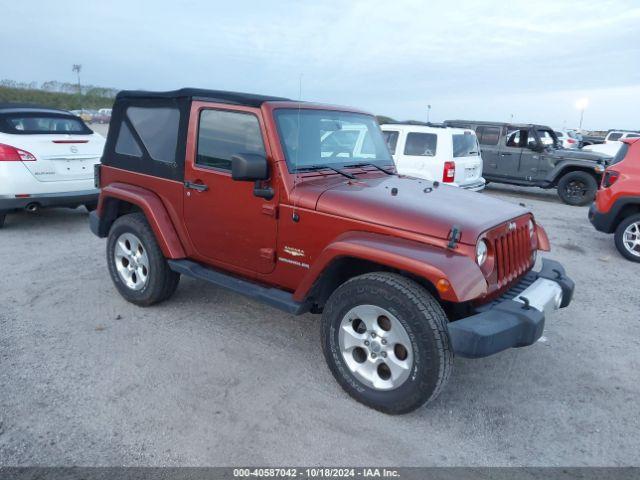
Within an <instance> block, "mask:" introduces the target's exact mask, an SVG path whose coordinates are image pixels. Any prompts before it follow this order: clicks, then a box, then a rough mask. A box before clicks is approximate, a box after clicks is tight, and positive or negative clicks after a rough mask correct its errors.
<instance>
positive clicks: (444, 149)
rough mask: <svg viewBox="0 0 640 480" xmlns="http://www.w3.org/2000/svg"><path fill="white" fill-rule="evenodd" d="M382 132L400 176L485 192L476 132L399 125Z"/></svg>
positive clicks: (385, 127) (388, 126)
mask: <svg viewBox="0 0 640 480" xmlns="http://www.w3.org/2000/svg"><path fill="white" fill-rule="evenodd" d="M380 128H382V133H383V135H384V137H385V140H386V142H387V145H388V146H389V150H390V151H391V154H392V155H393V160H394V161H395V163H396V168H397V169H398V173H400V174H402V175H409V176H411V177H415V178H423V179H426V180H437V181H439V182H443V183H448V184H450V185H454V186H457V187H462V188H466V189H468V190H474V191H479V190H482V189H483V188H484V185H485V181H484V178H482V157H481V156H480V146H479V145H478V139H477V138H476V134H475V132H474V131H473V130H469V129H466V130H465V129H461V128H451V127H445V126H442V127H438V126H426V125H413V124H399V123H394V124H385V125H381V127H380Z"/></svg>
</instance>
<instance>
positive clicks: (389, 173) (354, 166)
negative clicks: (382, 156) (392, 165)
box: [345, 162, 395, 175]
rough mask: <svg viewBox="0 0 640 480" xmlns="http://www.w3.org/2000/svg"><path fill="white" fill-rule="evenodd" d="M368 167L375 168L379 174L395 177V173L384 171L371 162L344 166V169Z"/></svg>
mask: <svg viewBox="0 0 640 480" xmlns="http://www.w3.org/2000/svg"><path fill="white" fill-rule="evenodd" d="M367 165H370V166H372V167H374V168H377V169H378V170H380V171H381V172H384V173H386V174H387V175H395V173H393V172H390V171H389V170H385V169H384V168H382V167H381V166H380V165H376V164H375V163H371V162H361V163H354V164H353V165H345V167H346V168H357V167H364V166H367Z"/></svg>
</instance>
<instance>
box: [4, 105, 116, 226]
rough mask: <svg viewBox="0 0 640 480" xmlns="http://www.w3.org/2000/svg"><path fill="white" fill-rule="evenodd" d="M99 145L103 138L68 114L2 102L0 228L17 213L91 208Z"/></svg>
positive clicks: (102, 144)
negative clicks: (61, 208) (7, 216)
mask: <svg viewBox="0 0 640 480" xmlns="http://www.w3.org/2000/svg"><path fill="white" fill-rule="evenodd" d="M103 147H104V138H103V137H102V136H100V135H99V134H97V133H94V132H93V131H91V130H90V129H89V128H88V127H87V126H86V125H85V124H84V123H83V122H82V120H80V118H78V117H76V116H73V115H71V114H70V113H68V112H65V111H63V110H55V109H52V108H48V107H39V106H36V105H30V104H11V103H5V104H0V227H2V226H3V224H4V221H5V217H6V215H7V214H8V213H9V212H12V211H15V210H28V211H30V212H35V211H37V210H39V209H40V208H44V207H72V208H75V207H78V206H80V205H84V206H86V208H87V209H88V210H93V209H95V207H96V206H97V202H98V190H97V189H96V187H95V186H94V183H93V168H94V165H95V164H97V163H99V162H100V156H101V155H102V150H103Z"/></svg>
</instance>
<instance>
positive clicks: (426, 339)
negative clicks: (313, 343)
mask: <svg viewBox="0 0 640 480" xmlns="http://www.w3.org/2000/svg"><path fill="white" fill-rule="evenodd" d="M364 313H366V315H364ZM372 313H373V317H372V316H371V314H372ZM375 315H380V316H377V317H376V316H375ZM389 315H391V316H390V317H389ZM360 317H363V318H362V319H360ZM387 317H388V318H387ZM383 319H384V320H385V323H387V325H384V324H383V323H381V320H383ZM447 322H448V320H447V317H446V315H445V313H444V311H443V310H442V308H441V307H440V304H439V303H438V302H437V301H436V299H435V298H433V296H431V294H430V293H429V292H427V291H426V290H425V289H424V288H423V287H421V286H420V285H418V284H417V283H415V282H413V281H412V280H409V279H407V278H405V277H403V276H401V275H398V274H395V273H387V272H377V273H368V274H365V275H361V276H358V277H355V278H352V279H351V280H348V281H347V282H345V283H344V284H343V285H341V286H340V287H338V288H337V289H336V290H335V291H334V292H333V294H332V295H331V297H330V298H329V300H328V301H327V304H326V305H325V307H324V312H323V315H322V323H321V325H322V326H321V341H322V348H323V352H324V356H325V359H326V361H327V364H328V365H329V368H330V370H331V373H332V374H333V376H334V377H335V379H336V380H337V381H338V383H339V384H340V385H341V386H342V388H343V389H344V390H345V391H346V392H347V393H348V394H349V395H350V396H351V397H353V398H354V399H355V400H357V401H358V402H361V403H363V404H365V405H367V406H369V407H371V408H374V409H376V410H379V411H381V412H384V413H388V414H403V413H408V412H411V411H413V410H415V409H417V408H418V407H420V406H421V405H423V404H425V403H427V402H429V401H431V400H433V399H434V398H436V397H437V396H438V394H439V393H440V391H441V390H442V388H443V387H444V385H445V384H446V382H447V380H448V378H449V376H450V374H451V371H452V369H453V351H452V349H451V343H450V340H449V334H448V330H447ZM362 324H364V325H365V327H366V331H364V333H363V331H362ZM385 326H387V327H389V326H390V328H389V329H386V330H387V331H385V328H383V327H385ZM345 327H346V329H345ZM398 327H400V328H398ZM345 332H350V333H345ZM353 332H355V333H353ZM372 332H373V333H374V334H376V335H375V337H374V336H372ZM376 332H377V333H376ZM403 332H404V334H405V335H406V336H405V337H404V339H405V340H400V341H397V342H396V341H394V340H393V336H395V338H396V339H398V338H402V335H403ZM356 337H358V338H356ZM385 338H389V341H388V342H385V340H384V339H385ZM403 341H406V342H407V345H406V346H403V348H404V354H403V352H402V350H401V349H399V350H398V348H399V347H398V345H402V342H403ZM341 342H342V343H341ZM349 342H352V343H349ZM376 342H377V346H376ZM381 342H384V343H385V344H384V345H382V344H381ZM392 343H393V345H392ZM347 344H349V345H350V346H353V345H355V344H357V345H358V346H356V347H355V348H351V349H349V348H348V347H346V345H347ZM358 349H360V350H361V351H358ZM379 349H381V350H382V351H380V350H379ZM385 349H386V350H385ZM376 351H378V353H377V354H375V352H376ZM343 352H344V353H343ZM349 352H350V353H349ZM363 352H364V353H363ZM382 352H384V353H382ZM356 353H358V354H359V355H356ZM374 354H375V355H374ZM383 355H384V358H383ZM374 357H375V358H374ZM403 357H404V358H403ZM363 358H365V359H364V360H363ZM394 359H395V360H397V361H398V362H395V361H394ZM383 363H384V364H385V365H387V367H386V371H385V370H381V369H382V367H381V366H380V365H381V364H383ZM399 363H403V364H404V365H405V367H406V368H404V369H400V368H399V367H398V368H396V372H395V373H391V372H390V369H389V367H388V365H393V364H395V365H399ZM357 364H360V365H362V366H363V367H364V368H362V369H360V370H359V371H358V372H355V371H354V366H355V367H356V369H357V368H358V366H357ZM350 365H351V366H350ZM372 365H373V366H374V367H371V368H369V369H367V367H370V366H372ZM361 372H363V373H361ZM367 372H368V373H370V374H371V375H370V376H369V378H370V379H373V382H377V383H378V385H373V384H372V383H371V382H369V381H367V380H363V377H364V376H366V375H367V374H368V373H367ZM397 372H402V373H401V374H400V375H398V374H397ZM383 373H384V374H385V375H382V374H383ZM390 373H391V376H388V375H389V374H390ZM376 375H377V377H376ZM403 375H404V380H403ZM385 377H387V378H385Z"/></svg>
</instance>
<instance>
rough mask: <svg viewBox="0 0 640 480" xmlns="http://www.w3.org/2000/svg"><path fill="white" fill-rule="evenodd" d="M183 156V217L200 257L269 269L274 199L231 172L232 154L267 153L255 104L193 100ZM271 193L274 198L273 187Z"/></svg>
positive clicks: (273, 243)
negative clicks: (258, 193) (260, 194)
mask: <svg viewBox="0 0 640 480" xmlns="http://www.w3.org/2000/svg"><path fill="white" fill-rule="evenodd" d="M188 135H189V142H188V143H189V148H188V149H187V155H188V157H187V161H186V162H185V175H184V178H185V185H184V195H185V197H184V221H185V226H186V229H187V232H188V234H189V238H190V240H191V243H192V245H193V247H194V249H195V250H196V252H197V255H198V257H199V258H200V259H201V260H204V261H206V262H209V263H212V264H214V265H220V266H223V267H224V266H232V267H239V268H242V269H245V270H248V271H254V272H259V273H269V272H271V271H272V270H273V268H274V266H275V248H276V234H277V222H276V215H275V212H276V210H275V200H271V201H267V200H265V199H263V198H259V197H256V196H255V195H254V194H253V189H254V184H253V182H243V181H235V180H233V179H232V178H231V157H232V156H233V155H235V154H239V153H251V154H258V155H263V156H265V157H267V158H269V150H268V144H266V142H265V141H264V140H263V138H265V137H264V125H263V124H262V122H261V119H260V117H259V110H258V109H252V108H248V107H225V106H221V107H220V108H216V107H212V106H211V104H207V103H204V102H193V105H192V107H191V119H190V121H189V133H188ZM274 198H277V192H276V195H275V196H274Z"/></svg>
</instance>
